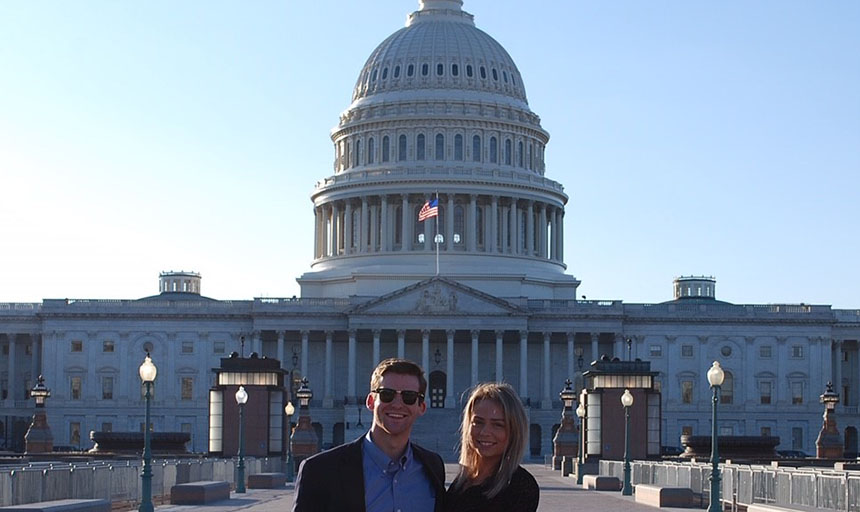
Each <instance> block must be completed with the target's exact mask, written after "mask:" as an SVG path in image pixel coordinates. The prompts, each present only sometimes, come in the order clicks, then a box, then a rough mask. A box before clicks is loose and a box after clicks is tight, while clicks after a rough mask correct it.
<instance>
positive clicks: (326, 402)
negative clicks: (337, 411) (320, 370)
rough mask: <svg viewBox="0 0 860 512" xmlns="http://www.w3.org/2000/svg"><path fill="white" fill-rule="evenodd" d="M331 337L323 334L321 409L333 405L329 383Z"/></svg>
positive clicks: (330, 334) (327, 332) (329, 332)
mask: <svg viewBox="0 0 860 512" xmlns="http://www.w3.org/2000/svg"><path fill="white" fill-rule="evenodd" d="M332 335H333V333H332V332H331V331H326V332H325V386H324V387H325V392H324V393H323V407H331V406H332V405H333V404H334V398H333V396H332V381H331V363H332V355H333V354H332Z"/></svg>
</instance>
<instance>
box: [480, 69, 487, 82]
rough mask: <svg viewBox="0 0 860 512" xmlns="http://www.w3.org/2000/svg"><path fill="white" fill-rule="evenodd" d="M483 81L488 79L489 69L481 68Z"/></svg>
mask: <svg viewBox="0 0 860 512" xmlns="http://www.w3.org/2000/svg"><path fill="white" fill-rule="evenodd" d="M481 79H482V80H486V79H487V68H485V67H484V66H481Z"/></svg>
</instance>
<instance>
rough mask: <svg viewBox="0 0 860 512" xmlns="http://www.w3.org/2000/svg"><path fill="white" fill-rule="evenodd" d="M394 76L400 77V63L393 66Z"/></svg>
mask: <svg viewBox="0 0 860 512" xmlns="http://www.w3.org/2000/svg"><path fill="white" fill-rule="evenodd" d="M394 78H400V65H397V66H394Z"/></svg>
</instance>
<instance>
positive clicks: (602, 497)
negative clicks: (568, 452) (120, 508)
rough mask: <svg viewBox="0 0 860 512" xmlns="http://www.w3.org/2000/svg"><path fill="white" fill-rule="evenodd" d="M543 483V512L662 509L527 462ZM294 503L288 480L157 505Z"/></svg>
mask: <svg viewBox="0 0 860 512" xmlns="http://www.w3.org/2000/svg"><path fill="white" fill-rule="evenodd" d="M525 467H526V469H528V470H529V471H530V472H531V473H532V474H533V475H534V476H535V478H536V479H537V481H538V484H539V485H540V490H541V492H540V506H539V507H538V511H539V512H566V511H571V512H574V511H575V512H582V511H589V510H595V511H600V512H639V511H643V512H644V511H651V512H654V511H655V510H658V509H657V508H655V507H650V506H648V505H641V504H638V503H636V502H635V501H633V498H632V497H628V496H622V495H621V493H620V492H604V491H586V490H583V489H580V488H579V487H578V486H576V485H575V484H576V482H575V481H574V480H573V479H572V478H566V477H562V476H561V473H560V472H557V471H550V470H548V469H546V467H544V466H543V465H540V464H526V465H525ZM446 469H447V475H448V481H451V480H452V479H453V476H454V474H455V472H456V470H457V466H456V464H448V465H446ZM292 506H293V485H292V484H287V487H285V488H283V489H265V490H263V489H248V492H247V493H246V494H245V495H244V496H240V495H237V494H235V493H233V494H231V497H230V500H229V501H223V502H219V503H215V504H211V505H205V506H188V505H183V506H179V505H162V506H158V507H156V510H157V511H158V512H180V511H182V512H186V511H192V510H205V511H206V512H221V511H228V510H245V511H253V512H263V511H269V510H278V511H288V510H290V509H291V507H292ZM659 510H668V511H680V510H686V511H689V510H691V509H680V508H662V509H659Z"/></svg>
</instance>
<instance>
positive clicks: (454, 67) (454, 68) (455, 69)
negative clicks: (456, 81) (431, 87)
mask: <svg viewBox="0 0 860 512" xmlns="http://www.w3.org/2000/svg"><path fill="white" fill-rule="evenodd" d="M451 74H452V75H454V76H460V66H458V65H456V64H451Z"/></svg>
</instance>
